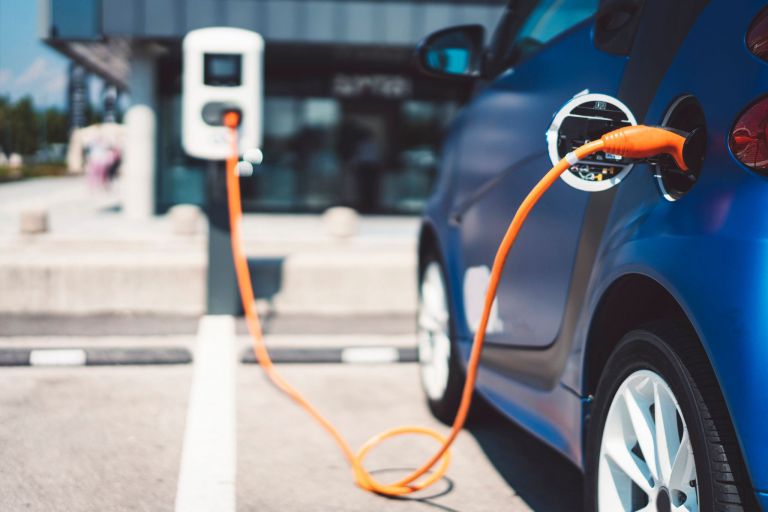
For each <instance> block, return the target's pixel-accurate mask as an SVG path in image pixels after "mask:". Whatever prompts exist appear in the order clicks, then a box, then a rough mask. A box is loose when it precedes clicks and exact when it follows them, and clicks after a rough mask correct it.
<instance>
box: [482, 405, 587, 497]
mask: <svg viewBox="0 0 768 512" xmlns="http://www.w3.org/2000/svg"><path fill="white" fill-rule="evenodd" d="M486 409H487V410H486ZM482 416H483V417H482V419H481V420H479V421H475V422H473V424H471V425H470V426H469V427H468V430H469V432H470V433H471V434H472V435H473V436H474V437H475V439H476V440H477V442H478V444H479V445H480V447H481V448H482V450H483V451H484V452H485V454H486V456H487V457H488V460H489V461H490V462H491V463H492V464H493V466H494V467H495V468H496V471H498V472H499V475H501V477H502V478H504V480H506V482H507V483H508V484H509V486H510V487H511V488H512V489H514V491H515V492H516V493H517V494H518V495H519V496H520V498H522V499H523V500H524V501H525V502H526V503H527V504H528V506H529V507H531V509H533V510H535V511H536V512H561V511H563V510H568V511H569V512H582V503H583V492H582V486H583V477H582V474H581V471H579V469H578V468H576V467H575V466H574V465H573V464H572V463H571V462H570V461H569V460H567V459H566V458H565V457H563V456H561V455H560V454H559V453H557V452H556V451H554V450H553V449H552V448H550V447H549V446H547V445H546V444H544V443H543V442H542V441H540V440H539V439H537V438H535V437H533V436H532V435H531V434H529V433H528V432H525V431H524V430H523V429H522V428H520V427H519V426H517V425H516V424H514V423H512V422H511V421H510V420H508V419H507V418H505V417H504V416H502V415H501V414H500V413H499V412H498V411H495V410H491V407H490V406H486V407H485V408H484V410H483V412H482Z"/></svg>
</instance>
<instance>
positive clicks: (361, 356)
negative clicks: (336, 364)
mask: <svg viewBox="0 0 768 512" xmlns="http://www.w3.org/2000/svg"><path fill="white" fill-rule="evenodd" d="M399 359H400V353H399V352H398V351H397V349H396V348H395V347H352V348H345V349H344V350H342V351H341V361H342V362H343V363H350V364H383V363H395V362H397V361H398V360H399Z"/></svg>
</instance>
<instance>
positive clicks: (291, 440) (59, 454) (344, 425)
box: [0, 318, 581, 512]
mask: <svg viewBox="0 0 768 512" xmlns="http://www.w3.org/2000/svg"><path fill="white" fill-rule="evenodd" d="M392 322H394V323H392ZM392 322H390V323H389V324H388V325H390V326H393V327H392V330H393V332H391V333H389V334H387V335H386V336H378V337H373V336H368V337H362V338H361V339H364V340H366V339H367V340H371V339H373V340H378V342H382V341H384V342H386V341H387V340H389V341H391V342H392V343H393V344H395V345H403V344H405V343H406V338H407V336H406V335H405V333H407V330H406V327H405V323H403V324H401V325H402V327H401V328H399V329H396V328H394V326H395V325H397V322H396V321H392ZM385 323H386V321H385ZM44 324H45V322H41V323H40V325H39V327H40V328H41V330H44V329H43V328H44V327H45V325H44ZM273 325H275V326H281V328H280V331H281V334H275V335H272V336H271V338H270V339H271V340H272V343H273V344H276V345H280V346H282V345H285V346H290V343H289V342H288V340H289V338H290V333H291V331H293V332H294V333H295V335H296V336H297V337H299V335H301V337H300V339H301V340H303V342H304V343H307V342H310V343H311V342H313V341H318V340H320V339H322V335H321V337H315V338H313V337H311V336H309V335H307V334H302V332H305V331H312V330H314V329H315V328H317V330H319V331H325V332H326V333H327V334H330V332H331V331H332V330H333V329H332V325H333V323H332V322H328V324H327V325H326V326H325V327H323V324H322V322H321V323H318V324H317V325H316V326H313V325H314V324H313V322H312V321H311V319H309V318H305V319H304V320H303V321H301V322H300V321H297V322H295V323H293V322H289V321H288V320H287V319H283V320H281V321H280V322H275V323H274V324H273ZM291 325H294V326H295V327H294V328H293V329H292V328H290V326H291ZM151 327H152V326H151V325H149V324H145V325H143V324H141V323H140V322H139V324H138V325H136V330H137V331H138V332H141V333H142V335H141V336H137V335H136V334H135V333H131V332H130V329H128V328H127V327H126V328H125V331H126V332H124V333H123V335H122V336H112V337H104V336H100V335H97V336H87V335H86V334H84V333H85V332H86V329H84V328H83V327H82V326H80V327H78V325H77V323H76V322H73V323H71V324H70V325H69V327H68V332H69V333H70V334H71V336H69V337H59V338H47V337H39V336H34V335H29V336H10V337H9V336H6V337H5V338H0V346H6V347H7V346H14V345H15V346H19V345H21V346H29V345H41V344H42V345H41V346H43V347H46V346H61V343H62V342H63V341H65V340H68V341H70V342H75V341H77V340H81V341H82V343H85V344H91V346H92V345H99V346H109V345H112V344H116V343H118V344H120V345H121V346H125V345H126V344H127V345H132V346H151V345H152V344H155V343H164V344H166V345H167V344H169V342H171V341H172V342H173V343H171V344H178V345H182V346H186V347H190V349H193V348H194V346H195V343H194V335H190V334H177V335H173V336H171V335H167V334H165V335H163V334H151V333H152V332H153V331H160V330H162V328H161V327H160V326H155V328H154V329H153V328H151ZM352 327H354V325H353V326H351V327H349V329H350V331H351V332H349V331H348V332H346V335H345V337H344V338H342V339H344V340H352V339H354V337H355V332H354V331H356V330H359V331H363V330H364V325H363V324H360V325H359V326H358V327H359V329H353V328H352ZM15 329H16V334H19V330H21V331H23V329H21V327H20V324H17V325H16V327H15ZM296 331H299V332H296ZM367 332H375V331H373V330H371V329H369V330H368V331H367ZM398 333H399V334H398ZM46 339H47V340H48V344H47V345H46V344H45V340H46ZM334 339H336V338H335V337H334ZM237 341H238V343H239V345H238V346H242V343H244V342H245V339H244V338H243V337H242V336H241V337H239V338H238V340H237ZM238 355H239V354H238ZM233 368H235V372H236V377H237V380H236V404H237V415H236V421H235V422H234V423H233V426H234V428H236V435H237V448H236V454H237V455H236V459H237V462H236V470H237V472H236V499H237V510H239V511H251V510H259V511H262V510H264V511H305V510H312V511H390V510H392V511H400V510H402V511H418V510H425V511H429V510H445V511H495V510H510V511H513V512H517V511H529V510H534V511H542V512H559V511H568V512H578V510H579V508H578V506H577V504H579V503H580V499H581V498H580V491H579V486H580V479H579V474H578V471H577V470H575V469H574V468H573V467H572V466H571V465H570V464H569V463H567V462H565V461H564V460H563V459H561V458H560V457H558V456H557V455H555V454H554V453H553V452H551V451H550V450H548V449H547V448H546V447H544V446H542V445H541V444H540V443H539V442H537V441H536V440H534V439H532V438H531V437H530V436H528V435H527V434H524V433H522V432H521V431H520V430H519V429H517V428H516V427H514V426H513V425H511V424H510V423H509V422H507V421H505V420H503V419H501V418H499V417H498V416H491V417H490V418H489V419H487V420H486V421H483V422H480V423H477V424H475V425H474V426H473V427H472V428H471V429H470V430H468V431H467V432H465V433H463V434H462V435H461V436H460V438H459V440H458V442H457V445H456V448H455V450H454V462H453V464H452V466H451V469H450V471H449V473H448V477H449V478H448V479H447V480H446V481H444V482H443V483H441V484H440V485H438V486H437V488H435V489H433V490H431V491H429V492H427V493H426V494H425V495H424V496H419V497H417V499H405V500H388V499H384V498H381V497H377V496H372V495H369V494H367V493H364V492H363V491H361V490H359V489H357V488H356V487H355V486H354V485H353V484H352V482H351V476H350V473H349V470H348V468H347V466H346V463H345V461H344V460H343V458H342V456H341V455H340V453H339V452H338V450H337V448H336V446H335V445H334V444H333V442H332V441H331V440H330V439H329V438H328V437H327V436H326V435H325V433H324V432H322V431H321V430H319V429H318V428H317V427H316V425H315V424H313V423H312V422H310V421H309V420H308V419H307V417H306V416H305V414H304V413H303V411H301V410H300V409H298V408H297V407H296V406H295V405H294V404H293V403H292V402H290V401H288V400H287V399H286V398H285V397H283V396H282V395H281V394H280V393H279V392H278V391H277V390H276V389H275V388H273V387H272V386H271V385H270V384H269V383H268V382H267V381H266V380H265V379H264V376H263V375H262V374H261V372H260V370H259V368H258V367H256V366H254V365H240V364H238V365H235V366H233ZM280 369H281V371H282V372H283V373H284V374H285V376H286V377H287V378H288V379H289V380H290V381H291V382H292V383H294V384H295V385H296V386H297V387H298V388H299V389H301V390H302V391H304V392H305V393H306V394H307V395H308V396H309V398H310V399H311V400H313V401H314V402H315V403H316V405H317V406H318V407H319V408H320V410H322V411H323V412H324V413H325V414H327V415H328V416H329V417H330V418H331V419H332V420H333V421H334V422H335V423H336V424H337V425H338V426H339V428H340V429H341V430H342V432H344V433H345V434H346V435H347V436H348V437H349V440H350V442H351V443H352V444H353V446H355V447H357V446H359V445H360V444H361V443H362V442H363V441H365V440H366V439H367V438H368V437H369V436H371V435H372V434H375V433H378V432H380V431H381V430H384V429H386V428H389V427H392V426H397V425H401V424H416V425H425V426H432V427H438V428H440V426H439V425H438V424H437V423H436V422H435V421H434V420H433V419H432V418H431V417H430V415H429V413H428V411H427V409H426V407H425V405H424V403H423V399H422V395H421V392H420V390H419V385H418V375H417V367H416V365H414V364H380V365H341V364H324V365H317V364H315V365H299V364H293V365H291V364H288V365H281V366H280ZM193 370H194V367H193V366H191V365H181V366H149V367H78V368H37V367H32V368H4V369H0V510H3V511H5V510H10V511H15V510H31V511H71V510H77V511H85V512H88V511H94V512H96V511H99V512H102V511H123V510H125V511H133V510H139V511H143V510H147V511H156V510H160V511H162V510H173V509H174V501H175V498H176V492H177V482H178V479H179V470H180V466H181V464H182V462H181V454H182V450H183V449H184V447H183V439H184V436H185V431H187V429H188V428H189V425H188V423H187V418H188V416H187V414H188V403H189V397H190V388H191V385H192V381H193V374H194V373H193ZM194 378H197V377H194ZM218 419H219V418H212V421H214V422H215V421H217V420H218ZM431 448H432V446H431V445H430V444H429V442H428V441H421V440H419V441H397V442H393V443H392V444H390V445H385V446H382V448H381V450H380V451H378V452H376V453H375V454H374V455H373V456H372V457H371V460H370V463H369V467H370V468H372V469H376V470H377V471H379V472H380V474H381V475H382V478H384V477H391V478H395V477H397V476H398V475H399V474H402V471H403V469H405V468H412V467H414V466H415V465H417V464H418V463H419V462H420V461H421V460H423V458H424V457H425V456H426V455H428V453H429V451H430V450H431ZM210 463H211V464H212V465H214V464H216V463H217V462H216V461H215V460H211V462H210Z"/></svg>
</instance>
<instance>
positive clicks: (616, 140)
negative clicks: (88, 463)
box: [224, 113, 687, 496]
mask: <svg viewBox="0 0 768 512" xmlns="http://www.w3.org/2000/svg"><path fill="white" fill-rule="evenodd" d="M239 121H240V119H239V116H238V114H236V113H228V114H226V115H225V117H224V124H225V126H227V128H229V130H230V135H231V140H232V142H231V144H232V153H231V156H230V157H229V159H227V171H226V172H227V193H228V198H229V218H230V227H231V232H232V253H233V255H234V261H235V270H236V272H237V281H238V284H239V286H240V295H241V298H242V301H243V309H244V311H245V318H246V321H247V324H248V329H249V331H250V333H251V336H252V338H253V350H254V353H255V354H256V357H257V359H258V361H259V364H260V365H261V367H262V368H263V369H264V371H265V372H266V374H267V376H268V377H269V378H270V379H271V380H272V382H273V383H274V384H275V385H276V386H277V387H278V388H279V389H281V390H282V391H283V392H284V393H285V394H287V395H288V396H289V397H291V398H292V399H293V400H294V401H295V402H296V403H298V404H299V405H300V406H301V407H302V408H304V409H305V410H306V411H307V412H308V413H309V415H310V416H312V417H313V418H314V419H315V420H316V421H317V422H318V423H319V424H320V425H321V426H322V427H323V428H324V429H325V430H326V431H327V432H328V433H329V434H330V435H331V437H333V439H334V440H335V441H336V444H338V445H339V447H340V448H341V451H342V452H343V453H344V456H345V457H346V458H347V460H348V461H349V463H350V465H351V466H352V471H353V473H354V479H355V483H356V484H357V485H358V486H360V487H362V488H363V489H365V490H366V491H370V492H374V493H377V494H382V495H386V496H402V495H406V494H410V493H413V492H416V491H420V490H422V489H425V488H427V487H429V486H430V485H432V484H434V483H435V482H437V481H438V480H440V479H441V478H442V477H443V476H444V475H445V473H446V471H447V470H448V465H449V464H450V451H449V449H450V446H451V445H452V444H453V442H454V440H455V439H456V437H457V436H458V435H459V432H460V431H461V429H462V428H463V427H464V423H465V421H466V419H467V414H468V412H469V407H470V405H471V403H472V394H473V392H474V389H475V382H476V380H477V371H478V366H479V364H480V354H481V352H482V350H483V343H484V341H485V330H486V327H487V326H488V318H489V316H490V313H491V307H492V305H493V301H494V299H495V297H496V291H497V289H498V287H499V281H500V280H501V275H502V272H503V270H504V264H505V263H506V259H507V255H508V254H509V251H510V249H511V248H512V245H513V244H514V242H515V239H516V238H517V235H518V233H519V232H520V229H521V228H522V227H523V224H524V223H525V220H526V218H527V217H528V214H529V213H530V212H531V210H532V209H533V207H534V206H535V205H536V203H537V202H538V201H539V199H540V198H541V196H542V195H543V194H544V193H545V192H546V191H547V190H548V189H549V187H551V186H552V184H553V183H555V181H557V179H558V178H559V177H560V175H561V174H563V173H564V172H565V171H567V170H568V169H569V168H570V167H571V166H572V165H574V164H575V163H576V162H577V161H579V160H582V159H584V158H586V157H587V156H589V155H591V154H593V153H596V152H598V151H605V152H607V153H611V154H616V155H621V156H625V157H629V158H646V157H650V156H654V155H657V154H659V153H669V154H670V155H672V157H673V158H675V160H676V161H677V162H678V165H680V167H681V168H682V169H683V170H687V167H686V166H685V162H684V160H683V157H682V149H683V145H684V143H685V138H684V137H682V136H680V135H677V134H675V133H672V132H669V131H667V130H664V129H662V128H651V127H647V126H630V127H626V128H622V129H619V130H616V131H614V132H611V133H608V134H606V135H604V136H603V137H602V139H601V140H596V141H593V142H589V143H587V144H585V145H583V146H581V147H580V148H578V149H576V150H575V151H573V152H572V153H569V154H568V155H566V157H565V158H564V159H562V160H561V161H559V162H558V163H557V165H555V166H554V167H553V168H552V169H551V170H550V171H549V172H548V173H547V174H546V175H545V176H544V177H543V178H542V179H541V181H539V182H538V183H537V184H536V186H535V187H534V188H533V189H532V190H531V191H530V192H529V193H528V196H527V197H526V198H525V200H523V202H522V204H521V205H520V207H519V208H518V209H517V213H515V216H514V218H513V219H512V222H511V223H510V224H509V228H508V229H507V232H506V234H505V235H504V238H503V240H502V241H501V244H500V245H499V249H498V251H497V253H496V257H495V259H494V261H493V268H492V270H491V277H490V282H489V283H488V290H487V291H486V294H485V303H484V305H483V315H482V317H481V320H480V325H479V326H478V328H477V331H476V332H475V338H474V343H473V345H472V352H471V354H470V357H469V363H468V364H467V378H466V381H465V383H464V390H463V392H462V397H461V403H460V405H459V409H458V412H457V413H456V419H455V420H454V422H453V426H452V427H451V430H450V432H449V434H448V435H447V436H443V435H442V434H440V433H439V432H437V431H435V430H433V429H430V428H426V427H418V426H405V427H397V428H393V429H390V430H386V431H384V432H382V433H380V434H378V435H376V436H374V437H372V438H371V439H369V440H368V441H366V442H365V444H363V446H362V447H361V448H360V449H359V450H358V451H357V452H354V450H353V449H352V447H351V446H350V445H349V443H348V442H347V440H346V439H344V437H343V436H342V435H341V433H340V432H339V431H338V430H337V429H336V427H334V426H333V425H332V424H331V422H330V421H328V419H326V418H325V417H324V416H323V415H322V414H320V412H319V411H318V410H317V409H316V408H315V407H314V406H313V405H312V404H311V403H309V402H308V401H307V400H306V399H305V398H304V397H303V396H302V395H301V394H300V393H299V392H298V391H297V390H296V389H295V388H294V387H293V386H291V385H290V384H289V383H288V382H287V381H286V380H285V379H284V378H283V377H282V376H281V375H280V374H279V373H278V372H277V370H276V368H275V366H274V364H273V363H272V360H271V359H270V357H269V352H268V351H267V348H266V346H265V344H264V334H263V332H262V330H261V323H260V322H259V317H258V314H257V312H256V301H255V298H254V294H253V287H252V285H251V276H250V272H249V270H248V261H247V259H246V256H245V253H244V251H243V247H242V240H241V233H240V224H241V220H242V216H243V212H242V204H241V199H240V181H239V176H238V174H237V161H238V157H239V151H238V147H237V126H238V124H239ZM412 434H415V435H423V436H427V437H431V438H432V439H434V440H436V441H437V442H438V443H439V444H440V448H439V449H438V450H437V452H436V453H435V454H434V455H432V457H430V458H429V460H427V461H426V462H425V463H424V464H423V465H422V466H420V467H419V468H418V469H416V470H415V471H413V472H412V473H411V474H409V475H408V476H406V477H405V478H403V479H401V480H399V481H397V482H394V483H391V484H386V483H382V482H379V481H378V480H376V479H375V478H374V477H373V476H372V475H371V473H370V472H369V471H368V470H366V469H365V467H364V465H363V463H364V461H365V458H366V456H367V455H368V453H369V452H370V451H371V449H373V448H374V447H376V446H377V445H379V444H381V443H382V442H383V441H385V440H386V439H390V438H392V437H396V436H402V435H412ZM438 463H439V465H438ZM436 465H437V467H436V468H435V466H436ZM433 468H435V469H434V470H433ZM425 475H426V476H425Z"/></svg>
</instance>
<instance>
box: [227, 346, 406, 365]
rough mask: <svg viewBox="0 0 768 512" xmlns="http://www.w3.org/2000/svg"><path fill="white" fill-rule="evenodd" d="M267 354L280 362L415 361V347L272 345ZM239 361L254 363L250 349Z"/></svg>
mask: <svg viewBox="0 0 768 512" xmlns="http://www.w3.org/2000/svg"><path fill="white" fill-rule="evenodd" d="M269 355H270V356H271V357H272V361H273V362H274V363H282V364H340V363H344V364H392V363H415V362H418V360H419V357H418V352H417V350H416V348H415V347H344V348H341V347H337V348H329V347H324V348H272V349H270V350H269ZM240 361H241V362H242V363H244V364H256V363H257V362H258V361H257V359H256V356H255V355H254V353H253V350H251V349H250V348H249V349H247V350H246V351H245V352H244V353H243V356H242V358H241V360H240Z"/></svg>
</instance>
